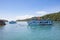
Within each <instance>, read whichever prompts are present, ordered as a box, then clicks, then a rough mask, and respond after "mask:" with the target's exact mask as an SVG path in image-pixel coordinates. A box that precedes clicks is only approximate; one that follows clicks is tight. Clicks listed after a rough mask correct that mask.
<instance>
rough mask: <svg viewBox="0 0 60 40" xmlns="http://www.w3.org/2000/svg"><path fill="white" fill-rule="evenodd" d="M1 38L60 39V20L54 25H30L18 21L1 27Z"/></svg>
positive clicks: (14, 39)
mask: <svg viewBox="0 0 60 40" xmlns="http://www.w3.org/2000/svg"><path fill="white" fill-rule="evenodd" d="M0 40H60V22H54V24H53V25H41V26H29V25H27V23H26V22H17V24H9V23H7V25H5V26H3V27H0Z"/></svg>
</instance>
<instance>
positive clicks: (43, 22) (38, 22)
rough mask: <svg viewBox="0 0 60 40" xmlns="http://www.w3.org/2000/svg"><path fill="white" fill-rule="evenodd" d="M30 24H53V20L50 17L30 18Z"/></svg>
mask: <svg viewBox="0 0 60 40" xmlns="http://www.w3.org/2000/svg"><path fill="white" fill-rule="evenodd" d="M27 23H28V25H52V24H53V21H52V20H50V19H40V20H38V19H37V20H34V19H33V20H29V21H27Z"/></svg>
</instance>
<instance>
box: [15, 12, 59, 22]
mask: <svg viewBox="0 0 60 40" xmlns="http://www.w3.org/2000/svg"><path fill="white" fill-rule="evenodd" d="M36 18H37V17H32V18H29V19H24V20H16V21H29V20H32V19H36ZM40 18H42V19H48V18H49V19H51V20H53V21H60V12H57V13H50V14H47V15H44V16H41V17H40Z"/></svg>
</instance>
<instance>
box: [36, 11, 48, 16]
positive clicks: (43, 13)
mask: <svg viewBox="0 0 60 40" xmlns="http://www.w3.org/2000/svg"><path fill="white" fill-rule="evenodd" d="M36 13H37V14H39V15H40V16H43V15H46V14H48V12H46V11H37V12H36Z"/></svg>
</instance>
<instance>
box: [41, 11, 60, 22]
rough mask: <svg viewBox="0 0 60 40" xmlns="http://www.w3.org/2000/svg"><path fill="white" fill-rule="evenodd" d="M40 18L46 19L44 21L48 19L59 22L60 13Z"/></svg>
mask: <svg viewBox="0 0 60 40" xmlns="http://www.w3.org/2000/svg"><path fill="white" fill-rule="evenodd" d="M42 18H46V19H48V18H49V19H51V20H53V21H60V12H58V13H52V14H48V15H45V16H42Z"/></svg>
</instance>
